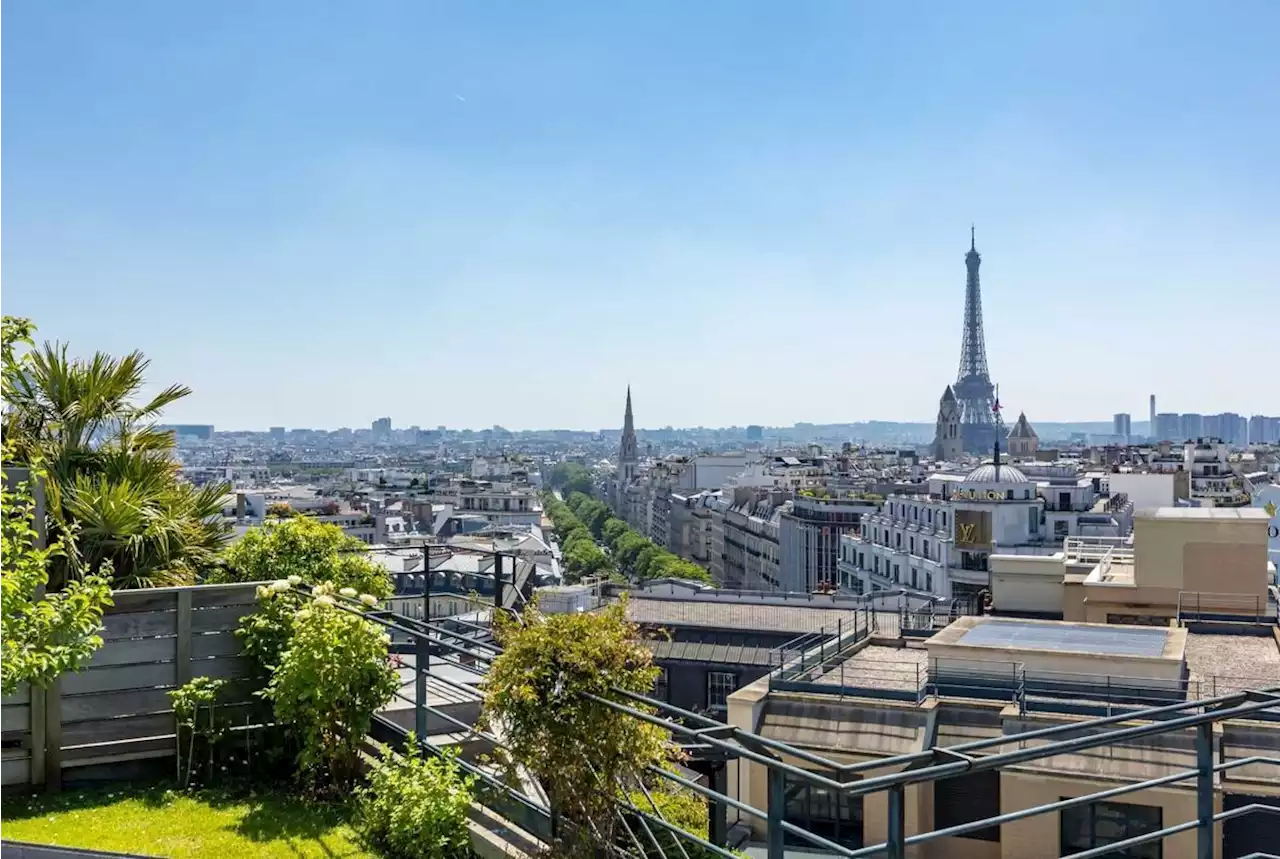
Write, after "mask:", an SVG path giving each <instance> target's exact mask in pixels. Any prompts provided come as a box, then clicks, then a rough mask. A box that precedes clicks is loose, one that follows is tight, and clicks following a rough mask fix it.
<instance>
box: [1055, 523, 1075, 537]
mask: <svg viewBox="0 0 1280 859" xmlns="http://www.w3.org/2000/svg"><path fill="white" fill-rule="evenodd" d="M1070 531H1071V523H1070V522H1068V521H1067V520H1066V519H1056V520H1054V523H1053V536H1055V537H1066V536H1067V535H1068V534H1069V533H1070Z"/></svg>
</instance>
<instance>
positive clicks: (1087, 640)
mask: <svg viewBox="0 0 1280 859" xmlns="http://www.w3.org/2000/svg"><path fill="white" fill-rule="evenodd" d="M1167 634H1168V631H1167V630H1164V629H1155V628H1153V629H1118V628H1116V627H1109V626H1087V625H1084V624H1076V623H1060V624H1041V623H1020V622H1018V621H1008V622H998V623H992V622H987V623H982V624H979V625H977V626H975V627H973V628H972V629H970V630H968V631H967V632H966V633H965V634H964V635H962V636H960V638H959V639H957V641H956V643H957V644H973V645H977V646H979V647H1025V648H1031V649H1034V650H1070V651H1077V652H1084V653H1102V654H1110V655H1113V656H1159V655H1160V654H1162V653H1164V645H1165V639H1166V638H1167Z"/></svg>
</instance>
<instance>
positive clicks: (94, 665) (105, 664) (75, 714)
mask: <svg viewBox="0 0 1280 859" xmlns="http://www.w3.org/2000/svg"><path fill="white" fill-rule="evenodd" d="M256 588H257V585H256V584H235V585H196V586H192V587H181V588H154V589H151V590H135V591H116V592H114V593H113V594H112V596H113V598H114V600H115V606H114V607H112V608H111V609H108V611H107V613H106V614H105V616H104V617H103V633H102V638H103V641H104V644H103V646H102V648H100V649H99V650H98V651H97V652H96V653H95V654H94V655H93V658H92V659H91V660H90V661H89V663H88V666H87V667H86V668H85V669H84V670H83V671H79V672H76V673H69V674H65V675H63V676H62V677H60V678H58V680H57V681H56V682H55V683H53V684H52V685H51V687H50V688H49V689H34V690H30V689H27V688H25V687H23V688H22V689H20V690H19V691H18V692H17V693H15V694H14V695H13V696H11V697H9V698H5V699H4V701H3V708H2V710H0V712H2V714H3V740H4V758H3V784H4V785H5V786H6V787H8V786H10V785H27V784H47V785H48V786H49V787H51V788H56V787H57V786H58V785H60V784H61V781H62V778H63V777H64V775H69V776H71V777H75V776H76V772H75V771H76V770H80V772H81V774H83V773H85V772H88V770H87V768H88V767H98V766H101V765H108V767H109V766H110V765H115V764H123V763H126V762H131V761H140V760H148V759H154V758H165V757H172V756H173V755H174V748H175V732H176V729H177V726H176V723H175V721H174V715H173V708H172V706H171V705H170V701H169V695H168V693H169V692H171V691H172V690H174V689H176V688H178V687H179V686H181V685H182V684H184V683H186V682H187V681H189V680H191V679H192V678H195V677H201V676H204V677H215V678H224V679H227V680H241V681H243V682H239V683H231V684H229V686H228V693H229V694H228V695H227V696H226V697H227V698H228V701H229V706H230V707H231V708H233V709H232V713H233V714H234V713H235V712H236V711H237V710H238V711H239V712H242V713H243V712H247V704H248V702H249V701H250V700H251V695H252V692H253V691H254V690H253V689H252V688H250V680H249V675H250V673H251V666H250V665H249V663H248V662H247V660H246V659H245V657H243V656H242V655H241V647H240V642H239V639H237V638H236V636H235V630H236V628H237V627H238V626H239V625H240V618H241V617H243V616H244V615H247V614H250V613H252V612H253V611H254V609H255V608H256V600H255V596H254V594H255V590H256Z"/></svg>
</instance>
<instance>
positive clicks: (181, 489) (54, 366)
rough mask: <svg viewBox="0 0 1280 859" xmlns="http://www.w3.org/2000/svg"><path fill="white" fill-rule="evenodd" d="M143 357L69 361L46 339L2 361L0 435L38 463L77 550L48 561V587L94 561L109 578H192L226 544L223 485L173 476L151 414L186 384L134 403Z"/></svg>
mask: <svg viewBox="0 0 1280 859" xmlns="http://www.w3.org/2000/svg"><path fill="white" fill-rule="evenodd" d="M6 324H9V320H7V319H6ZM149 364H150V362H149V361H148V360H147V359H146V358H145V357H144V356H143V355H142V353H140V352H132V353H130V354H128V355H126V356H124V357H123V358H115V357H112V356H110V355H107V354H104V353H101V352H99V353H97V354H95V355H94V356H93V357H92V358H91V359H89V360H80V359H73V358H70V357H68V353H67V347H66V346H65V345H58V344H50V343H46V344H44V346H43V347H41V348H38V349H33V350H31V352H29V353H28V354H27V355H25V356H24V358H23V360H22V361H21V362H13V361H8V360H7V361H6V365H5V372H4V399H5V405H6V412H5V415H4V424H5V427H4V429H5V436H6V438H8V439H11V440H12V443H13V446H14V452H15V458H16V459H18V460H20V461H25V462H32V463H36V462H38V463H40V464H41V465H42V466H43V467H44V469H45V472H46V474H47V475H48V481H49V482H48V496H49V510H50V513H51V516H52V519H53V523H52V524H53V526H54V528H55V529H58V530H60V531H62V532H63V533H65V534H67V535H68V536H70V537H71V539H70V540H69V543H70V545H71V547H72V548H73V549H74V551H71V552H68V553H67V554H66V556H65V557H64V558H61V559H59V561H58V562H57V564H56V565H55V566H54V568H53V569H51V570H50V576H49V578H50V582H49V584H50V587H51V588H56V587H60V586H61V585H62V584H63V583H64V582H66V581H68V580H69V579H71V578H74V577H78V575H79V574H80V573H81V572H82V571H84V570H86V569H98V568H99V567H100V566H101V565H102V564H103V562H109V563H110V565H111V567H112V569H113V570H114V582H113V584H114V585H115V586H116V587H147V586H153V585H160V584H181V583H190V582H191V581H194V579H195V577H196V574H197V573H198V572H199V571H200V570H202V569H205V568H207V567H209V566H210V565H211V564H212V563H213V561H214V557H215V556H216V554H217V553H218V551H219V550H221V548H222V547H223V545H224V544H225V542H226V539H227V528H226V527H225V526H224V525H223V524H222V521H221V515H220V514H221V498H222V494H223V492H224V491H225V487H224V486H221V485H213V486H206V487H204V488H202V489H197V488H195V487H193V486H191V485H190V484H188V483H185V482H183V481H182V480H180V479H179V472H178V464H177V463H176V462H175V461H174V459H173V457H172V453H173V445H174V441H173V436H172V434H171V433H168V432H165V431H162V430H159V429H157V428H156V426H155V423H154V422H155V420H156V419H157V418H158V417H159V416H160V413H161V411H162V410H163V409H164V408H165V407H166V406H168V405H170V404H172V403H173V402H175V401H177V400H180V399H182V398H183V397H185V396H187V395H188V394H190V393H191V391H190V389H188V388H186V387H184V386H182V385H172V386H170V387H168V388H166V389H165V390H164V391H162V392H160V394H158V395H157V396H155V397H153V398H152V399H151V400H149V401H146V402H144V403H142V404H141V405H139V404H137V399H138V393H139V392H140V390H141V389H142V386H143V382H144V376H145V372H146V370H147V367H148V366H149Z"/></svg>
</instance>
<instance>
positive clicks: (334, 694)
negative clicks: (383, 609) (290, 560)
mask: <svg viewBox="0 0 1280 859" xmlns="http://www.w3.org/2000/svg"><path fill="white" fill-rule="evenodd" d="M281 585H283V587H281ZM333 592H334V588H333V586H332V585H330V584H328V583H322V584H319V585H317V586H316V587H315V589H314V590H313V594H314V595H315V598H314V599H313V600H311V602H310V603H308V604H305V605H303V606H302V607H301V608H299V609H298V610H297V611H295V612H294V614H293V622H292V630H291V634H290V636H289V640H288V645H287V647H286V649H285V650H284V652H283V653H282V654H281V656H280V663H279V665H278V666H277V667H276V669H275V671H274V672H273V673H272V674H271V680H270V682H269V683H268V684H267V688H266V689H265V690H263V692H262V693H261V694H262V695H263V696H264V697H265V698H267V700H269V701H271V704H272V709H273V711H274V713H275V718H276V721H277V722H279V723H282V724H284V725H286V726H287V727H288V729H289V731H290V732H292V733H293V734H294V736H295V737H296V738H297V739H298V740H299V743H300V746H301V751H300V752H299V754H298V766H299V771H300V775H301V776H302V779H303V781H304V782H306V783H308V784H310V785H311V786H312V787H314V788H316V789H317V790H319V791H322V792H323V791H326V790H341V789H344V788H346V787H349V786H350V785H351V784H352V783H353V782H354V781H355V779H356V777H357V776H358V774H359V753H360V745H361V743H363V742H364V738H365V735H366V734H367V733H368V732H369V726H370V724H371V723H372V720H373V714H374V713H376V712H377V711H378V710H379V709H381V708H382V707H383V706H385V705H386V704H387V702H389V701H390V700H391V698H392V696H393V695H394V693H395V691H396V688H397V687H398V686H399V677H398V675H397V674H396V672H395V671H394V670H393V669H392V668H391V666H390V663H389V660H388V658H387V645H388V644H389V643H390V641H391V639H390V636H388V635H386V634H385V633H384V632H383V631H382V629H381V628H380V627H378V626H377V625H376V624H374V623H372V622H370V621H368V620H365V619H364V618H362V617H359V616H358V615H355V614H352V613H350V612H348V611H344V610H343V609H340V608H338V607H337V606H336V604H335V601H334V597H333V596H332V594H333ZM294 599H296V596H295V595H294V594H293V592H292V591H291V590H290V589H289V584H288V582H287V581H285V582H276V583H274V584H273V585H272V586H271V587H270V588H264V589H263V591H262V593H261V596H260V601H261V602H263V603H269V602H271V601H275V600H279V601H281V602H289V603H290V604H292V601H293V600H294ZM370 599H372V597H370ZM375 602H376V600H375Z"/></svg>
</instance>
